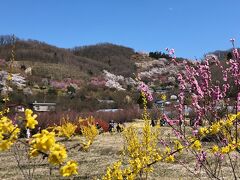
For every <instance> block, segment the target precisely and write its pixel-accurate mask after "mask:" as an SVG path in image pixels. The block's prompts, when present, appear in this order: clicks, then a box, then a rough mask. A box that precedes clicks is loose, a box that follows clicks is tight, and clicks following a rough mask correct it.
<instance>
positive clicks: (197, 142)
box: [191, 140, 202, 151]
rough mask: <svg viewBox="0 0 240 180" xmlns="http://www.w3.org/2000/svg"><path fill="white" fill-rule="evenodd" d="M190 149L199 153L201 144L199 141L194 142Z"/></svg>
mask: <svg viewBox="0 0 240 180" xmlns="http://www.w3.org/2000/svg"><path fill="white" fill-rule="evenodd" d="M191 147H192V148H193V149H195V150H197V151H200V150H201V148H202V144H201V142H200V141H199V140H195V141H194V143H193V144H192V145H191Z"/></svg>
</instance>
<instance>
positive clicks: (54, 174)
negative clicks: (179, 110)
mask: <svg viewBox="0 0 240 180" xmlns="http://www.w3.org/2000/svg"><path fill="white" fill-rule="evenodd" d="M129 125H131V123H127V124H126V126H129ZM134 126H135V127H138V128H140V127H142V126H143V122H142V121H140V120H139V121H137V122H135V123H134ZM161 137H164V138H170V139H173V136H171V128H170V127H162V128H161ZM76 141H77V140H75V139H73V140H72V141H67V142H64V143H65V144H67V146H72V145H74V144H75V143H77V142H76ZM16 148H17V149H16ZM122 149H123V137H122V134H121V133H114V134H110V133H103V134H100V135H99V136H98V137H97V139H96V141H95V142H94V143H93V145H92V148H91V149H90V151H89V152H81V151H78V150H77V149H74V150H73V151H71V153H70V154H69V159H74V160H77V161H78V163H79V175H78V176H76V177H74V179H81V180H84V179H86V180H87V179H98V178H101V176H102V175H103V174H104V173H105V171H106V168H107V167H108V166H109V165H111V164H112V163H113V162H114V161H117V160H118V159H119V157H120V156H119V155H120V154H121V151H122ZM16 150H17V154H18V155H20V157H21V158H22V155H23V154H25V153H26V149H25V148H23V146H21V145H19V144H18V145H17V146H15V148H13V149H12V150H11V151H8V152H3V153H0V161H1V164H0V179H26V178H24V177H23V176H22V174H21V171H20V170H19V168H18V167H17V163H16V160H15V158H14V151H15V152H16ZM180 156H181V157H179V158H180V159H181V161H182V162H183V163H184V165H185V166H187V167H188V168H190V169H191V170H194V167H195V160H194V157H193V156H192V155H190V153H187V152H185V153H184V154H182V155H180ZM20 162H21V165H22V167H23V170H24V172H28V169H29V168H30V169H31V168H33V167H34V166H36V169H35V173H34V178H33V179H64V178H62V177H60V176H59V172H58V170H57V169H52V171H51V175H50V170H49V166H48V163H47V160H43V159H41V158H38V159H36V160H35V161H30V164H29V160H28V159H27V158H25V159H23V158H22V159H21V160H20ZM223 166H224V169H225V171H224V177H228V178H226V179H232V177H230V171H229V167H228V165H227V164H224V165H223ZM238 166H239V164H238ZM154 168H155V170H154V172H153V173H152V174H151V175H150V176H149V179H153V180H154V179H156V180H157V179H162V180H168V179H170V180H175V179H184V180H185V179H199V178H201V179H208V178H207V177H206V174H205V173H203V172H202V173H201V174H199V175H198V176H193V175H192V174H191V173H190V172H189V171H188V170H186V169H185V168H184V167H183V166H182V165H181V164H180V162H179V161H178V162H175V163H173V164H169V163H162V162H161V163H158V164H155V165H154Z"/></svg>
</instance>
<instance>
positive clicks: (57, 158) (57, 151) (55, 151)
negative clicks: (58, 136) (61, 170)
mask: <svg viewBox="0 0 240 180" xmlns="http://www.w3.org/2000/svg"><path fill="white" fill-rule="evenodd" d="M66 158H67V151H66V148H65V146H64V145H61V144H54V145H53V146H52V147H51V148H50V154H49V156H48V161H49V162H50V163H52V164H53V165H59V164H61V163H62V162H63V161H64V160H65V159H66Z"/></svg>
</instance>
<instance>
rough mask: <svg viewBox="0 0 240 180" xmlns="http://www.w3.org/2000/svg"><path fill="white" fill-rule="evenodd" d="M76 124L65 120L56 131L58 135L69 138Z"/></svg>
mask: <svg viewBox="0 0 240 180" xmlns="http://www.w3.org/2000/svg"><path fill="white" fill-rule="evenodd" d="M76 129H77V126H76V125H74V124H72V123H70V122H67V123H64V124H63V125H62V126H58V127H57V128H56V130H57V131H58V136H64V137H67V138H68V139H70V137H71V136H72V135H73V134H74V133H75V130H76Z"/></svg>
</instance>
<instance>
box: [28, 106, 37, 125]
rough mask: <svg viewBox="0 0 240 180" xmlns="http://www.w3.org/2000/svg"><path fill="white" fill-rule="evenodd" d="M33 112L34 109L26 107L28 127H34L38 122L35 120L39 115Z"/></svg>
mask: <svg viewBox="0 0 240 180" xmlns="http://www.w3.org/2000/svg"><path fill="white" fill-rule="evenodd" d="M32 114H33V111H32V110H31V109H26V110H25V118H26V124H25V127H26V128H30V129H34V128H35V126H36V125H37V124H38V122H37V121H36V120H35V119H36V118H37V115H36V114H34V115H33V116H32Z"/></svg>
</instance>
